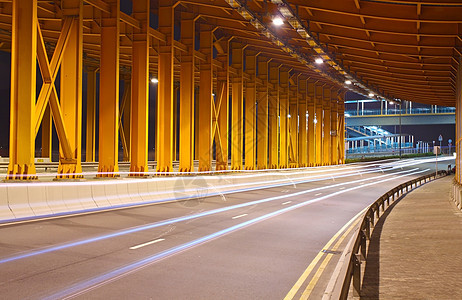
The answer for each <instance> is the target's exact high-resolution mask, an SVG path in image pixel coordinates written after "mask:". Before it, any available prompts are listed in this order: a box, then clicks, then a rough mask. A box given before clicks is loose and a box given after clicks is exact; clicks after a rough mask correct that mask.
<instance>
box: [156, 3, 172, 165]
mask: <svg viewBox="0 0 462 300" xmlns="http://www.w3.org/2000/svg"><path fill="white" fill-rule="evenodd" d="M173 29H174V9H173V1H172V0H159V31H160V32H162V33H163V34H165V35H166V37H167V40H166V42H165V43H163V42H159V58H158V60H159V61H158V73H159V74H158V79H159V83H158V85H157V124H156V125H157V129H156V130H157V135H156V154H157V172H171V171H172V153H173V75H174V74H173V67H174V62H173V60H174V46H173V35H174V30H173Z"/></svg>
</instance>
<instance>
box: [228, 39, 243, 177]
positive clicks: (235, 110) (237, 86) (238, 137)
mask: <svg viewBox="0 0 462 300" xmlns="http://www.w3.org/2000/svg"><path fill="white" fill-rule="evenodd" d="M230 47H231V52H232V57H231V59H232V63H231V65H232V67H233V68H236V69H237V72H238V75H235V76H233V79H232V86H231V87H232V96H231V98H232V105H231V110H232V111H231V169H232V170H242V151H243V149H242V142H243V100H244V92H243V90H244V89H243V84H244V78H243V73H244V72H243V68H244V59H243V52H244V49H243V47H242V46H241V45H239V44H237V43H232V44H231V46H230Z"/></svg>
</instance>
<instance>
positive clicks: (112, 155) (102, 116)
mask: <svg viewBox="0 0 462 300" xmlns="http://www.w3.org/2000/svg"><path fill="white" fill-rule="evenodd" d="M110 6H111V13H110V14H108V13H104V12H103V13H102V16H103V17H102V20H101V25H102V26H101V67H100V88H99V151H98V157H99V159H98V161H99V164H98V172H101V174H98V176H99V177H115V176H118V174H117V172H118V171H119V165H118V147H119V31H120V30H119V26H120V25H119V20H120V5H119V1H118V0H115V1H114V0H113V1H111V2H110Z"/></svg>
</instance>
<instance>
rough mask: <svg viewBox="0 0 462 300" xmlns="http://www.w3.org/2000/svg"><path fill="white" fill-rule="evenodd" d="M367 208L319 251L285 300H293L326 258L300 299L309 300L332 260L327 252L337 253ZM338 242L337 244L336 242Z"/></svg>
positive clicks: (330, 254)
mask: <svg viewBox="0 0 462 300" xmlns="http://www.w3.org/2000/svg"><path fill="white" fill-rule="evenodd" d="M366 209H367V207H366V208H365V209H363V210H362V211H361V212H359V213H358V214H357V215H356V216H354V217H353V218H352V219H351V220H350V221H348V222H347V223H346V224H345V225H344V226H343V227H342V228H341V229H340V230H339V231H338V232H337V233H336V234H335V235H334V236H333V237H332V238H331V239H330V240H329V241H328V242H327V244H326V245H325V246H324V247H323V248H322V250H321V251H319V253H318V255H316V257H315V258H314V259H313V261H312V262H311V263H310V264H309V265H308V267H307V268H306V270H305V271H304V272H303V274H302V275H301V276H300V278H299V279H298V280H297V282H296V283H295V284H294V286H293V287H292V288H291V289H290V291H289V293H287V295H286V296H285V298H284V300H292V299H293V298H294V297H295V295H296V294H297V293H298V292H299V290H300V288H301V287H302V286H303V285H304V283H305V281H306V279H307V278H308V277H309V276H310V274H311V273H312V272H313V270H314V268H315V267H316V266H317V265H318V263H319V261H320V260H321V259H322V258H323V257H324V260H323V261H322V262H321V265H320V266H319V268H318V269H317V271H316V273H315V274H314V275H313V277H312V278H311V280H310V282H309V283H308V285H307V287H306V288H305V290H304V291H303V293H302V295H301V297H300V299H308V297H309V296H310V295H311V292H312V291H313V289H314V287H315V286H316V284H317V283H318V280H319V278H320V277H321V275H322V273H323V272H324V270H325V269H326V266H327V264H328V263H329V261H330V260H331V259H332V256H333V254H332V253H326V252H327V250H329V251H336V250H337V249H338V248H339V247H340V245H341V244H342V242H343V240H344V239H345V238H346V237H347V236H348V235H349V233H350V232H351V230H353V229H354V228H355V227H356V225H357V224H358V223H359V221H360V220H361V218H359V217H360V216H361V215H362V214H363V213H364V212H365V211H366ZM335 241H337V242H336V243H335V244H334V242H335ZM332 244H334V246H333V247H332V248H331V249H330V247H331V246H332Z"/></svg>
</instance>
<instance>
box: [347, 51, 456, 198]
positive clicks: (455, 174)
mask: <svg viewBox="0 0 462 300" xmlns="http://www.w3.org/2000/svg"><path fill="white" fill-rule="evenodd" d="M457 61H458V62H459V65H458V67H457V77H456V138H455V139H456V142H455V146H456V174H455V179H456V182H458V183H459V184H460V183H462V170H461V168H462V56H461V55H459V57H458V58H457ZM343 95H344V93H342V96H343ZM342 99H344V98H342ZM339 102H340V99H339ZM339 105H340V103H339ZM339 111H340V110H339ZM459 201H460V199H459Z"/></svg>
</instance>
